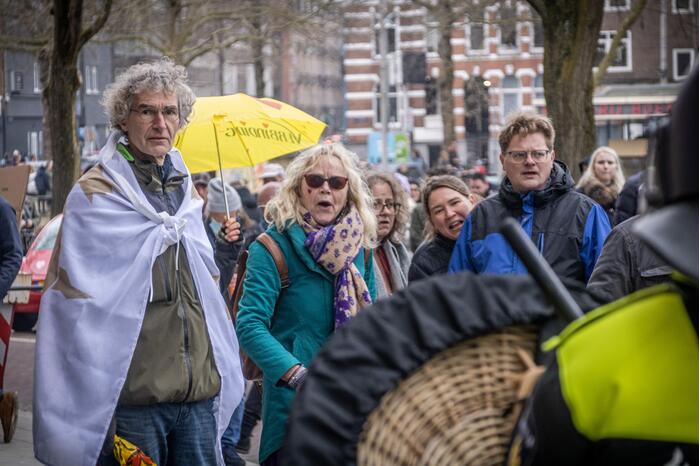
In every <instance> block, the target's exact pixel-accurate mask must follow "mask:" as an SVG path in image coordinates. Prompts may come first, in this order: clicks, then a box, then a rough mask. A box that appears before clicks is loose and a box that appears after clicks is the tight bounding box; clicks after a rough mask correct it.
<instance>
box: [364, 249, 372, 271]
mask: <svg viewBox="0 0 700 466" xmlns="http://www.w3.org/2000/svg"><path fill="white" fill-rule="evenodd" d="M364 249H365V269H366V268H367V264H369V254H370V253H371V252H372V251H370V249H369V248H367V247H366V248H364Z"/></svg>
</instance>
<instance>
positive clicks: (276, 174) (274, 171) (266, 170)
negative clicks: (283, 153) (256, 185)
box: [259, 163, 284, 184]
mask: <svg viewBox="0 0 700 466" xmlns="http://www.w3.org/2000/svg"><path fill="white" fill-rule="evenodd" d="M259 178H260V179H261V180H262V182H263V184H266V183H270V182H272V181H276V182H278V183H279V182H280V181H282V180H284V168H283V167H282V165H280V164H278V163H266V164H265V165H264V166H263V173H262V175H260V177H259Z"/></svg>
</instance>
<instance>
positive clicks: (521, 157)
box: [506, 149, 552, 163]
mask: <svg viewBox="0 0 700 466" xmlns="http://www.w3.org/2000/svg"><path fill="white" fill-rule="evenodd" d="M550 152H552V151H551V150H549V149H540V150H531V151H526V150H511V151H508V152H506V155H507V156H508V157H510V159H511V160H512V161H513V162H515V163H523V162H525V160H527V156H528V154H529V155H530V156H531V157H532V160H534V161H535V162H544V161H545V160H547V158H548V157H549V153H550Z"/></svg>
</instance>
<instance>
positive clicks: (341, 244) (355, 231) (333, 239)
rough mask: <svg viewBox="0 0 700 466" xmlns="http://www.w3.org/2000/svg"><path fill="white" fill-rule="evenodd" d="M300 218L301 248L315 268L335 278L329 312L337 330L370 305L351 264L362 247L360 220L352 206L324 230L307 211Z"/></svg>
mask: <svg viewBox="0 0 700 466" xmlns="http://www.w3.org/2000/svg"><path fill="white" fill-rule="evenodd" d="M302 217H303V219H304V222H303V223H302V225H301V226H302V228H303V229H304V231H305V232H306V241H304V245H305V246H306V247H307V248H308V249H309V252H310V253H311V257H313V259H314V261H316V263H317V264H318V265H320V266H321V267H323V268H324V269H326V270H327V271H328V272H330V273H331V274H333V275H335V296H334V297H333V311H334V314H335V328H339V327H341V326H342V325H343V324H345V322H347V321H348V320H350V319H352V318H353V317H354V316H355V314H357V313H358V312H359V310H360V309H362V308H363V307H365V306H366V305H368V304H372V298H371V297H370V295H369V289H368V288H367V284H366V283H365V280H364V278H363V277H362V274H361V273H360V271H359V270H357V267H355V264H353V261H354V260H355V257H356V256H357V254H358V253H359V252H360V246H361V244H362V230H363V225H362V219H361V218H360V214H359V213H358V212H357V209H356V208H355V207H354V206H353V207H351V208H350V210H349V211H348V212H347V213H346V214H344V215H343V214H341V215H340V216H339V217H338V219H337V220H336V222H335V224H333V225H328V226H325V227H323V226H320V225H318V224H317V223H316V222H315V221H314V220H313V218H312V217H311V214H310V213H309V212H308V211H305V212H304V213H303V214H302Z"/></svg>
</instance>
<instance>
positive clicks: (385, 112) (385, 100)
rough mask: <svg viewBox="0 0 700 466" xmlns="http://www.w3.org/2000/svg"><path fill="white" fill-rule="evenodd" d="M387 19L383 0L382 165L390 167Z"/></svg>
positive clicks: (380, 30) (380, 52) (380, 102)
mask: <svg viewBox="0 0 700 466" xmlns="http://www.w3.org/2000/svg"><path fill="white" fill-rule="evenodd" d="M386 19H387V2H386V0H382V1H381V3H380V5H379V54H380V56H381V61H380V68H379V93H380V97H379V114H380V120H381V121H380V122H381V125H382V163H381V167H382V168H383V169H385V170H386V169H387V168H388V167H389V150H388V143H387V133H388V129H389V69H388V68H389V65H388V62H387V54H388V53H389V43H388V37H387V30H386V24H385V21H386Z"/></svg>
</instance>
